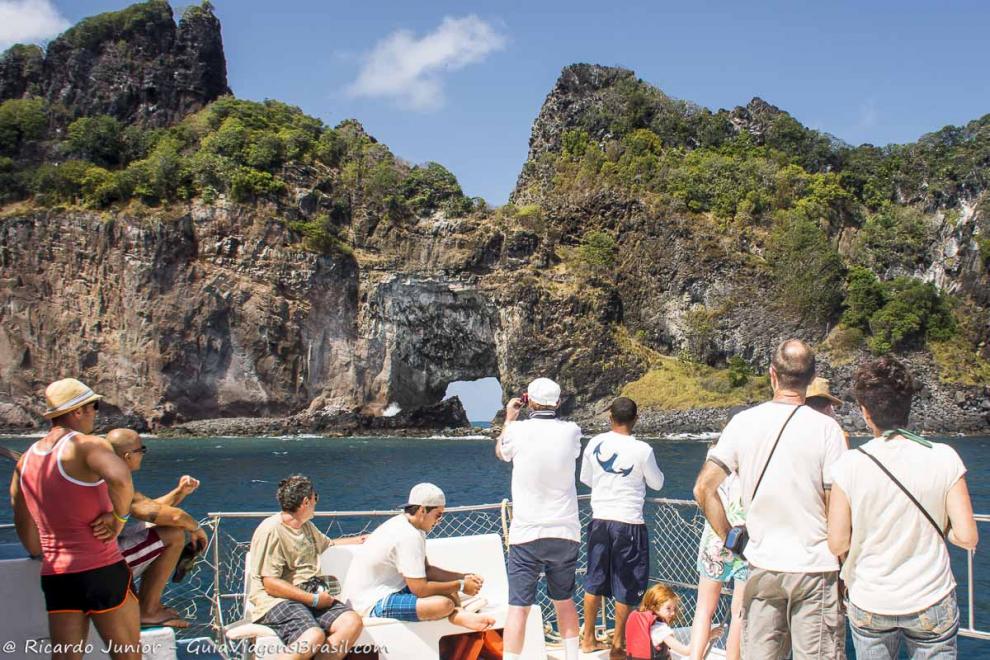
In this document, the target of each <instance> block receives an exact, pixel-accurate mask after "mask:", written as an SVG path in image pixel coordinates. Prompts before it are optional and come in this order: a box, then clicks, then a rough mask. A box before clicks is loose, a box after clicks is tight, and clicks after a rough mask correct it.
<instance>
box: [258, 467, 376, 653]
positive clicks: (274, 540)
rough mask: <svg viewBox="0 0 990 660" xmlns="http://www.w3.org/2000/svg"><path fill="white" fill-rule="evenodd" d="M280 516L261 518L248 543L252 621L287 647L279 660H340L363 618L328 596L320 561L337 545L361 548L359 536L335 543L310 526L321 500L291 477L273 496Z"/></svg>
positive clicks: (304, 480)
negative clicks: (290, 659)
mask: <svg viewBox="0 0 990 660" xmlns="http://www.w3.org/2000/svg"><path fill="white" fill-rule="evenodd" d="M277 498H278V503H279V506H280V507H281V508H282V511H281V513H277V514H275V515H274V516H271V517H269V518H265V520H263V521H262V522H261V524H260V525H258V529H256V530H255V532H254V536H253V537H251V565H250V572H251V583H250V589H249V592H248V599H249V600H250V602H251V620H252V621H253V622H255V623H260V624H262V625H265V626H268V627H269V628H271V629H273V630H274V631H275V633H276V634H277V635H278V636H279V639H281V640H282V642H283V643H284V644H286V645H287V646H288V647H289V653H288V654H287V655H283V656H280V657H281V658H294V659H298V660H308V659H309V658H311V657H313V656H314V655H315V654H316V653H320V657H321V658H328V659H341V658H343V657H344V656H346V655H347V653H348V651H349V650H350V648H351V647H352V646H353V644H354V641H355V640H357V638H358V636H359V635H360V634H361V629H362V628H363V624H362V622H361V617H360V616H359V615H358V614H357V613H356V612H354V611H353V610H352V609H351V608H350V606H348V605H347V604H346V603H344V602H342V601H340V600H337V599H336V598H334V597H333V596H331V595H330V594H329V593H328V592H327V590H326V586H327V585H326V583H325V582H324V580H323V579H322V577H321V576H320V555H321V554H323V551H324V550H326V549H327V548H329V547H330V546H332V545H335V544H351V543H363V542H364V539H365V537H364V536H357V537H351V538H346V539H337V540H333V539H330V538H328V537H327V536H326V535H324V534H323V533H322V532H320V530H318V529H317V528H316V525H314V524H313V523H312V522H310V521H311V520H312V518H313V514H314V512H315V511H316V502H317V501H318V500H319V498H320V496H319V494H317V492H316V490H315V489H314V488H313V483H312V482H311V481H310V480H309V479H308V478H306V477H304V476H302V475H299V474H295V475H292V476H291V477H288V478H286V479H283V480H282V481H281V482H280V483H279V485H278V493H277Z"/></svg>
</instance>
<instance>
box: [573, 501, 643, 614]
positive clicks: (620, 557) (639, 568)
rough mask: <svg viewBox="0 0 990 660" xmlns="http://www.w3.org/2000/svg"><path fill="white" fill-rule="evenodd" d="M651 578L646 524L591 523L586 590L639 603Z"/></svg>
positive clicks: (589, 528)
mask: <svg viewBox="0 0 990 660" xmlns="http://www.w3.org/2000/svg"><path fill="white" fill-rule="evenodd" d="M649 579H650V538H649V535H648V533H647V531H646V525H630V524H629V523H624V522H618V521H615V520H595V519H592V520H591V522H590V523H588V574H587V575H585V577H584V590H585V592H586V593H589V594H594V595H596V596H611V597H612V598H615V600H617V601H619V602H620V603H624V604H626V605H639V604H640V602H641V601H642V600H643V594H644V593H645V592H646V586H647V584H648V583H649Z"/></svg>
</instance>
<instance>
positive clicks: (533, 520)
mask: <svg viewBox="0 0 990 660" xmlns="http://www.w3.org/2000/svg"><path fill="white" fill-rule="evenodd" d="M580 455H581V427H579V426H578V425H577V424H575V423H574V422H565V421H562V420H558V419H552V418H538V417H537V418H531V419H527V420H525V421H515V422H509V423H508V424H506V425H505V432H504V434H503V435H502V460H504V461H508V462H511V463H512V524H511V525H510V526H509V544H510V545H518V544H520V543H528V542H530V541H535V540H537V539H544V538H558V539H568V540H570V541H578V542H580V540H581V523H580V521H579V520H578V503H577V488H576V486H575V483H574V463H575V461H576V460H577V458H578V456H580Z"/></svg>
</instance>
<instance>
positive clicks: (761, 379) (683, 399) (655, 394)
mask: <svg viewBox="0 0 990 660" xmlns="http://www.w3.org/2000/svg"><path fill="white" fill-rule="evenodd" d="M615 338H616V343H617V344H618V345H619V346H620V347H621V348H622V349H623V350H624V351H626V352H628V353H630V354H632V355H635V356H636V357H638V358H639V359H640V360H642V361H643V363H644V364H645V365H646V367H647V371H646V373H645V374H643V376H641V377H640V378H639V379H637V380H635V381H633V382H631V383H629V384H627V385H626V386H625V387H623V388H622V393H621V394H622V396H628V397H629V398H631V399H633V400H635V401H636V403H638V404H639V405H640V406H642V407H644V408H654V409H660V410H689V409H692V408H725V407H729V406H736V405H741V404H746V403H753V402H756V401H761V400H763V399H765V398H766V395H767V392H768V390H769V387H770V381H769V379H768V378H767V377H766V376H754V375H753V374H752V373H751V372H750V370H749V368H748V367H747V366H746V365H745V363H744V362H743V361H742V360H740V359H736V360H733V361H731V363H730V365H729V368H728V369H716V368H714V367H710V366H708V365H704V364H698V363H697V362H690V361H688V360H683V359H680V358H675V357H670V356H666V355H663V354H661V353H658V352H656V351H654V350H652V349H650V348H647V347H646V346H643V345H642V344H641V343H640V342H639V341H637V340H636V339H634V338H632V337H630V336H629V334H628V332H627V331H626V330H625V329H624V328H619V329H617V330H616V333H615Z"/></svg>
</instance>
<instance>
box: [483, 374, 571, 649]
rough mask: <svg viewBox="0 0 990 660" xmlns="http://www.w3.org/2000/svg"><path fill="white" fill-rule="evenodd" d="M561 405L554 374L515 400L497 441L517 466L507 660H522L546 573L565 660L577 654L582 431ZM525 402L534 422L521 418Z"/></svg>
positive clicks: (514, 473) (498, 449)
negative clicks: (577, 472)
mask: <svg viewBox="0 0 990 660" xmlns="http://www.w3.org/2000/svg"><path fill="white" fill-rule="evenodd" d="M559 404H560V386H559V385H557V383H555V382H553V381H552V380H550V379H549V378H537V379H536V380H534V381H533V382H532V383H530V384H529V387H527V388H526V394H525V395H524V396H523V397H519V398H514V399H511V400H510V401H509V404H508V406H506V409H505V428H503V429H502V434H501V435H500V436H499V437H498V440H496V442H495V455H496V456H498V458H500V459H501V460H503V461H506V462H510V463H512V524H511V526H510V527H509V566H508V573H509V614H508V616H507V617H506V622H505V640H504V641H505V646H504V649H505V652H504V655H503V657H504V658H505V660H516V658H518V656H519V653H521V652H522V648H523V643H524V641H525V634H526V618H527V617H528V616H529V608H530V607H532V605H533V603H534V602H535V600H536V587H537V582H538V581H539V578H540V573H545V574H546V578H547V594H548V595H549V596H550V599H551V600H552V601H553V604H554V608H555V609H556V611H557V622H558V625H559V631H560V636H561V637H562V638H563V641H564V652H565V657H566V658H567V660H577V658H578V615H577V608H576V607H575V606H574V601H573V600H571V597H572V596H573V594H574V575H575V569H576V566H577V559H578V550H579V546H580V541H581V523H580V522H579V520H578V503H577V489H576V487H575V484H574V463H575V461H576V460H577V458H578V456H580V455H581V428H580V427H579V426H578V425H577V424H575V423H573V422H565V421H562V420H560V419H557V407H558V405H559ZM525 405H528V406H529V409H530V415H529V419H527V420H524V421H518V417H519V413H520V412H521V411H522V409H523V406H525Z"/></svg>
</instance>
